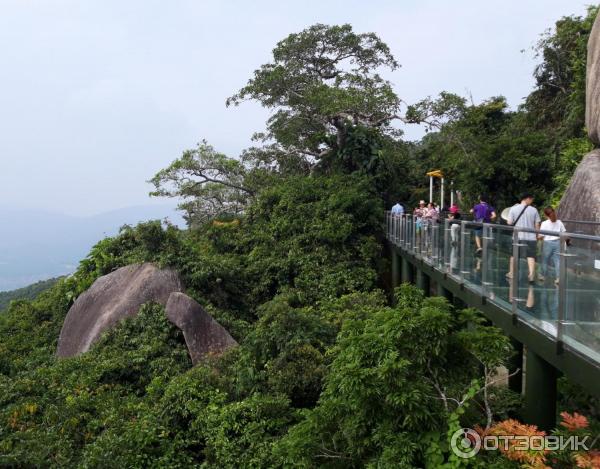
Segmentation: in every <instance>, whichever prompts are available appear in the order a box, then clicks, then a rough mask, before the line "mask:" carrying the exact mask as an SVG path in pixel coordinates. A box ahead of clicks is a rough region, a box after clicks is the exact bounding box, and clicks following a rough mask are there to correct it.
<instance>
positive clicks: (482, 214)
mask: <svg viewBox="0 0 600 469" xmlns="http://www.w3.org/2000/svg"><path fill="white" fill-rule="evenodd" d="M471 213H472V214H473V219H474V220H475V221H476V222H478V223H491V222H492V221H494V220H495V219H496V209H495V208H494V207H492V206H491V205H490V204H489V203H488V198H487V196H485V195H480V196H479V203H478V204H477V205H475V206H474V207H473V208H472V209H471ZM474 231H475V244H476V245H477V251H476V253H477V254H479V253H480V252H481V250H482V248H481V235H482V232H483V227H482V226H478V227H477V228H475V230H474Z"/></svg>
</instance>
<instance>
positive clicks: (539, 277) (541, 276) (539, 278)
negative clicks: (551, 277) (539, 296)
mask: <svg viewBox="0 0 600 469" xmlns="http://www.w3.org/2000/svg"><path fill="white" fill-rule="evenodd" d="M538 280H539V281H540V282H544V281H546V277H544V276H543V275H538Z"/></svg>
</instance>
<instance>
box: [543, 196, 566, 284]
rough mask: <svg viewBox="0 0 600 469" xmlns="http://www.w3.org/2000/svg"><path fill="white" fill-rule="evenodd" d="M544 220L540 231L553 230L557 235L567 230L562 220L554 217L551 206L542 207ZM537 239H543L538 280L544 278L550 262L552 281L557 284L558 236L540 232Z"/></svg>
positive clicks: (558, 264)
mask: <svg viewBox="0 0 600 469" xmlns="http://www.w3.org/2000/svg"><path fill="white" fill-rule="evenodd" d="M544 215H545V216H546V220H544V221H543V222H542V225H541V227H540V229H541V230H542V231H553V232H555V233H556V234H557V235H558V234H559V233H562V232H565V231H567V230H566V228H565V225H563V222H562V221H560V220H558V219H557V218H556V212H555V211H554V209H553V208H552V207H546V208H545V209H544ZM538 239H541V240H543V244H542V265H541V271H542V276H541V277H540V280H544V279H545V277H546V274H547V272H548V264H549V263H550V262H552V264H553V265H554V278H555V280H554V283H555V284H556V285H558V276H559V267H560V255H559V254H560V236H552V235H547V234H540V235H539V236H538Z"/></svg>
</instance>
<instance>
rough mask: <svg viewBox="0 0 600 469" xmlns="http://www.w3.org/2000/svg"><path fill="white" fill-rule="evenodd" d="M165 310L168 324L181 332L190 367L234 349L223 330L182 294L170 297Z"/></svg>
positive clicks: (196, 304) (174, 294) (233, 344)
mask: <svg viewBox="0 0 600 469" xmlns="http://www.w3.org/2000/svg"><path fill="white" fill-rule="evenodd" d="M165 310H166V313H167V317H168V318H169V320H170V321H171V322H172V323H173V324H175V325H176V326H177V327H178V328H179V329H181V330H182V331H183V336H184V338H185V343H186V344H187V347H188V350H189V352H190V356H191V358H192V363H193V364H194V365H195V364H196V363H198V362H199V361H200V360H202V358H203V357H204V356H205V355H207V354H214V353H221V352H223V351H224V350H226V349H228V348H229V347H233V346H235V345H237V342H236V341H235V340H234V339H233V337H231V336H230V335H229V332H227V330H226V329H225V328H224V327H223V326H221V325H220V324H219V323H218V322H217V321H215V320H214V319H213V318H212V316H211V315H210V314H208V313H207V312H206V311H204V308H202V306H200V305H199V304H198V303H197V302H196V301H194V300H193V299H192V298H190V297H189V296H187V295H186V294H184V293H179V292H174V293H171V295H170V296H169V300H168V301H167V306H166V309H165Z"/></svg>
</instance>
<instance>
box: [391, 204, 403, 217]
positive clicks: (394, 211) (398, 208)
mask: <svg viewBox="0 0 600 469" xmlns="http://www.w3.org/2000/svg"><path fill="white" fill-rule="evenodd" d="M392 214H394V215H404V207H403V206H402V204H401V203H400V202H396V205H394V206H393V207H392Z"/></svg>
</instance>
